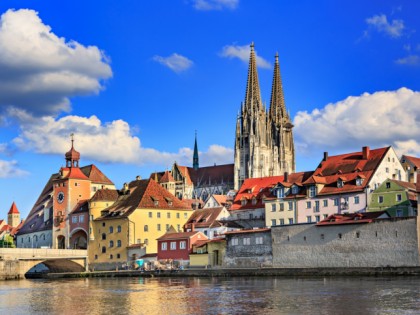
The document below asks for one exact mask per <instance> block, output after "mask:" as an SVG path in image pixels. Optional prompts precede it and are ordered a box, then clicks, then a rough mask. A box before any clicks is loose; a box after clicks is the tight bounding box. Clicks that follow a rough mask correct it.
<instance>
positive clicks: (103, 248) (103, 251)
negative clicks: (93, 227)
mask: <svg viewBox="0 0 420 315" xmlns="http://www.w3.org/2000/svg"><path fill="white" fill-rule="evenodd" d="M104 253H106V247H105V246H102V254H104Z"/></svg>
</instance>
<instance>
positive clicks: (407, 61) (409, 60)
mask: <svg viewBox="0 0 420 315" xmlns="http://www.w3.org/2000/svg"><path fill="white" fill-rule="evenodd" d="M395 63H397V64H399V65H407V66H418V65H420V57H419V56H418V55H409V56H407V57H404V58H400V59H397V60H395Z"/></svg>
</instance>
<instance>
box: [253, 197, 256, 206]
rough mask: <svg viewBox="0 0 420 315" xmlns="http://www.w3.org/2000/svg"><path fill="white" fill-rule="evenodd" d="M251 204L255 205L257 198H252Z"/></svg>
mask: <svg viewBox="0 0 420 315" xmlns="http://www.w3.org/2000/svg"><path fill="white" fill-rule="evenodd" d="M252 204H253V205H254V206H255V205H256V204H257V198H255V197H254V198H252Z"/></svg>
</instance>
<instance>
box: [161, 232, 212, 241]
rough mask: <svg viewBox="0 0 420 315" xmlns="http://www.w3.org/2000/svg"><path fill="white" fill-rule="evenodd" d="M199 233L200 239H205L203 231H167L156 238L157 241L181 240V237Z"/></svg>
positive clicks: (186, 237)
mask: <svg viewBox="0 0 420 315" xmlns="http://www.w3.org/2000/svg"><path fill="white" fill-rule="evenodd" d="M197 234H200V235H201V237H202V239H201V240H207V239H208V238H207V236H205V235H204V234H203V233H201V232H200V231H193V232H176V233H171V232H168V233H166V234H163V235H162V236H161V237H159V238H157V240H158V241H163V240H181V239H188V238H192V237H193V236H195V235H197Z"/></svg>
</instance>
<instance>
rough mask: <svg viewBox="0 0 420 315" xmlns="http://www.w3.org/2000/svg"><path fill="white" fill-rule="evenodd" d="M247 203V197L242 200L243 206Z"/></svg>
mask: <svg viewBox="0 0 420 315" xmlns="http://www.w3.org/2000/svg"><path fill="white" fill-rule="evenodd" d="M245 205H246V199H245V198H244V199H242V200H241V206H245Z"/></svg>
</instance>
